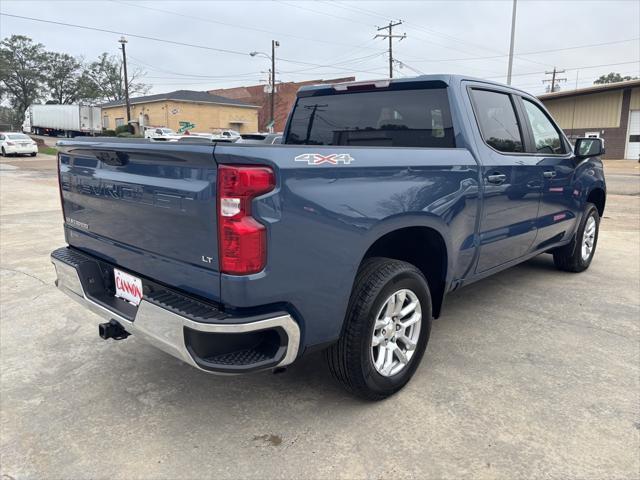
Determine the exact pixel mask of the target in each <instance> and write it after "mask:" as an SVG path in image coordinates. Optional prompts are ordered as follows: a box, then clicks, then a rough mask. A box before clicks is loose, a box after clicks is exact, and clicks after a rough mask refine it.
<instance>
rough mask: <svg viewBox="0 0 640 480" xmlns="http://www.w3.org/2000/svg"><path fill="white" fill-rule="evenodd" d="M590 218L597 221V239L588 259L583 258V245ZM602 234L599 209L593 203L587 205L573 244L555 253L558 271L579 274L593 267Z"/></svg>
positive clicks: (554, 260)
mask: <svg viewBox="0 0 640 480" xmlns="http://www.w3.org/2000/svg"><path fill="white" fill-rule="evenodd" d="M590 218H593V219H594V220H595V237H594V239H593V242H592V243H593V247H592V248H591V253H590V254H589V256H588V258H582V244H583V241H584V236H585V227H586V225H587V222H588V221H589V219H590ZM599 232H600V215H599V214H598V209H597V208H596V206H595V205H594V204H593V203H587V204H586V205H585V209H584V214H583V215H582V219H581V220H580V225H578V230H577V231H576V234H575V237H574V238H573V240H572V241H571V243H569V244H567V245H565V246H563V247H560V248H556V249H555V250H554V251H553V252H552V253H553V263H554V264H555V266H556V268H557V269H558V270H562V271H564V272H573V273H579V272H584V271H585V270H586V269H587V268H589V265H591V261H592V260H593V256H594V255H595V253H596V246H597V245H598V233H599Z"/></svg>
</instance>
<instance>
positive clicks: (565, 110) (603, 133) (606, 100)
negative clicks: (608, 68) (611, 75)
mask: <svg viewBox="0 0 640 480" xmlns="http://www.w3.org/2000/svg"><path fill="white" fill-rule="evenodd" d="M538 98H539V99H540V100H542V102H543V103H544V105H545V106H546V107H547V109H548V110H549V112H550V113H551V115H553V117H554V118H555V120H556V121H557V122H558V124H559V125H560V127H561V128H562V129H563V130H564V132H565V133H566V134H567V136H568V137H569V139H571V140H573V139H574V138H577V137H599V138H602V139H604V145H605V149H606V151H607V153H606V154H605V156H604V158H612V159H613V158H615V159H622V158H628V159H631V160H637V159H638V158H640V80H629V81H625V82H617V83H607V84H604V85H594V86H592V87H587V88H579V89H577V90H567V91H561V92H554V93H546V94H544V95H539V96H538Z"/></svg>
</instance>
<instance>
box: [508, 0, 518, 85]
mask: <svg viewBox="0 0 640 480" xmlns="http://www.w3.org/2000/svg"><path fill="white" fill-rule="evenodd" d="M516 2H517V0H513V11H512V12H511V42H510V43H509V67H508V69H507V85H511V71H512V70H513V44H514V41H515V38H516Z"/></svg>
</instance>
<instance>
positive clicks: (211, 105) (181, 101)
mask: <svg viewBox="0 0 640 480" xmlns="http://www.w3.org/2000/svg"><path fill="white" fill-rule="evenodd" d="M129 103H130V105H131V121H134V122H139V124H140V125H144V126H149V127H151V126H152V127H167V128H171V129H173V130H175V131H178V130H179V129H180V128H181V127H183V126H184V125H185V124H189V125H193V126H192V127H189V130H191V131H194V132H209V133H213V132H216V131H219V130H225V129H231V130H237V131H239V132H241V133H247V132H257V131H258V110H259V109H260V107H258V106H256V105H250V104H248V103H245V102H242V101H240V100H235V99H232V98H225V97H221V96H219V95H211V94H209V93H207V92H196V91H192V90H177V91H175V92H169V93H161V94H158V95H147V96H145V97H137V98H132V99H130V101H129ZM126 122H127V113H126V108H125V102H124V100H120V101H115V102H109V103H105V104H104V105H102V127H103V128H105V129H107V130H113V129H115V128H116V127H118V126H120V125H124V124H126Z"/></svg>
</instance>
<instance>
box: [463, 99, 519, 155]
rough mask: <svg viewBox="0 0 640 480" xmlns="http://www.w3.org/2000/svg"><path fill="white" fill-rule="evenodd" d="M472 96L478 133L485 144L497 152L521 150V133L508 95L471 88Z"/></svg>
mask: <svg viewBox="0 0 640 480" xmlns="http://www.w3.org/2000/svg"><path fill="white" fill-rule="evenodd" d="M472 96H473V103H474V107H475V114H476V118H477V119H478V124H479V125H480V133H481V134H482V138H483V139H484V141H485V142H486V143H487V145H490V146H491V147H493V148H495V149H496V150H498V151H499V152H505V153H517V152H522V151H523V147H522V133H521V129H520V125H519V124H518V117H517V116H516V111H515V108H514V106H513V103H512V101H511V97H510V95H508V94H506V93H500V92H493V91H489V90H477V89H473V90H472Z"/></svg>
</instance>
